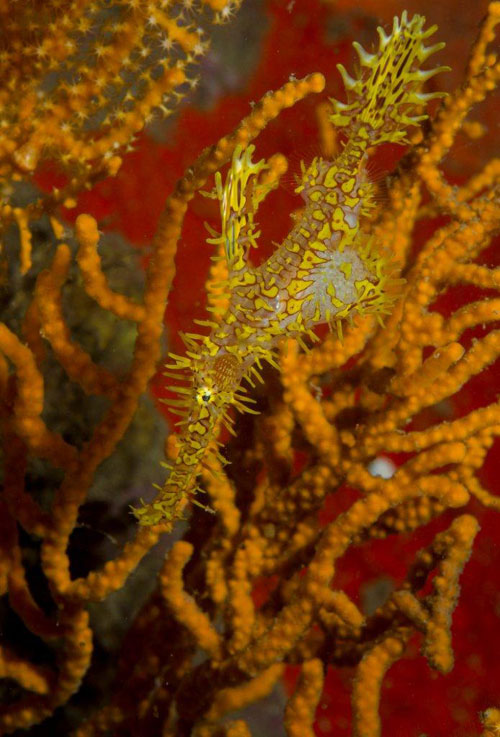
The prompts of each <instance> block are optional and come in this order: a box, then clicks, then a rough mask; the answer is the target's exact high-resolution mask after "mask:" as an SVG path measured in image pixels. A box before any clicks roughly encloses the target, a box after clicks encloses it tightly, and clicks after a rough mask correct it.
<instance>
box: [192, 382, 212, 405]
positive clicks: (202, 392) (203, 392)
mask: <svg viewBox="0 0 500 737" xmlns="http://www.w3.org/2000/svg"><path fill="white" fill-rule="evenodd" d="M212 396H213V392H212V390H211V389H210V388H209V387H208V386H203V387H201V389H199V390H198V392H197V394H196V399H197V401H198V403H199V404H208V403H209V402H210V401H211V399H212Z"/></svg>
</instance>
